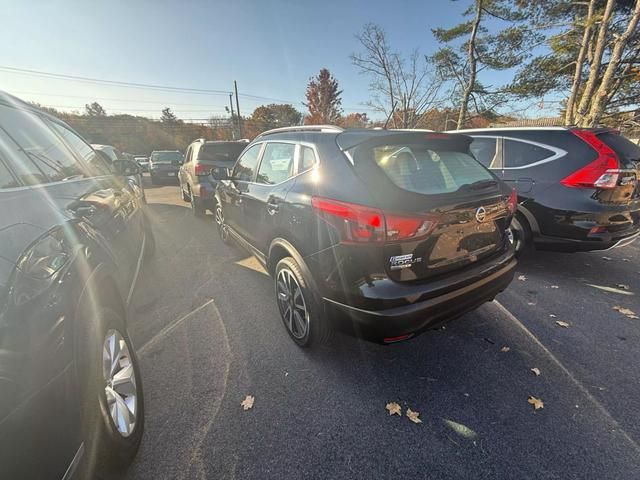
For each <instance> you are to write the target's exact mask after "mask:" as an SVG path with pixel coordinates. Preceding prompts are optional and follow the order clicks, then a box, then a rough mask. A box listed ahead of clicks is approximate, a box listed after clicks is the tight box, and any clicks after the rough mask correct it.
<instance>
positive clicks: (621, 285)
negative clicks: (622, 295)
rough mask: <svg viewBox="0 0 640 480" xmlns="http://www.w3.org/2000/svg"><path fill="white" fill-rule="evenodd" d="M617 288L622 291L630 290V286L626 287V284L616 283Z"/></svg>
mask: <svg viewBox="0 0 640 480" xmlns="http://www.w3.org/2000/svg"><path fill="white" fill-rule="evenodd" d="M616 287H617V288H621V289H622V290H629V285H625V284H624V283H616Z"/></svg>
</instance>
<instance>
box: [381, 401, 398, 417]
mask: <svg viewBox="0 0 640 480" xmlns="http://www.w3.org/2000/svg"><path fill="white" fill-rule="evenodd" d="M384 408H386V409H387V410H389V415H399V416H402V407H401V406H400V405H398V404H397V403H396V402H389V403H387V406H386V407H384Z"/></svg>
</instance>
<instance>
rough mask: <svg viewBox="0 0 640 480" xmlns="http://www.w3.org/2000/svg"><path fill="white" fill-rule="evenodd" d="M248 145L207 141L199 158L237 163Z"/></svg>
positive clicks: (200, 159) (201, 159)
mask: <svg viewBox="0 0 640 480" xmlns="http://www.w3.org/2000/svg"><path fill="white" fill-rule="evenodd" d="M246 146H247V144H246V143H209V144H206V143H205V144H204V146H203V147H202V148H201V149H200V153H199V154H198V160H199V161H205V162H207V161H210V162H212V161H217V162H229V163H235V161H236V160H237V159H238V157H239V156H240V154H241V153H242V151H243V150H244V149H245V147H246Z"/></svg>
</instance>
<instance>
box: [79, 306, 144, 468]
mask: <svg viewBox="0 0 640 480" xmlns="http://www.w3.org/2000/svg"><path fill="white" fill-rule="evenodd" d="M94 315H95V318H94V319H93V320H91V321H89V320H88V321H87V322H88V323H90V325H87V328H86V330H85V333H84V335H83V336H82V337H81V338H80V341H81V342H82V345H81V347H80V350H81V351H83V352H84V355H83V357H84V358H81V359H79V362H85V363H84V364H80V365H79V371H80V379H81V381H82V382H83V383H82V386H83V387H84V388H83V390H82V392H81V395H82V397H81V399H82V403H81V412H82V432H83V440H84V443H85V455H84V457H85V458H84V460H83V463H82V465H81V466H80V477H79V478H94V476H95V475H104V474H109V473H115V472H121V471H122V470H124V469H125V468H126V467H127V466H128V465H129V464H130V463H131V462H132V460H133V458H134V457H135V455H136V453H137V451H138V448H139V447H140V442H141V440H142V434H143V431H144V397H143V391H142V379H141V375H140V367H139V362H138V357H137V356H136V353H135V350H134V348H133V344H132V343H131V339H130V338H129V334H128V332H127V329H126V326H125V322H124V320H123V319H122V318H121V316H120V315H119V314H118V313H117V312H115V311H114V310H111V309H109V308H100V309H99V310H98V311H97V312H94Z"/></svg>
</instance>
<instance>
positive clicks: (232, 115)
mask: <svg viewBox="0 0 640 480" xmlns="http://www.w3.org/2000/svg"><path fill="white" fill-rule="evenodd" d="M229 106H230V107H231V138H232V139H233V140H235V139H236V124H235V121H234V119H233V118H234V117H235V113H234V112H233V93H230V94H229Z"/></svg>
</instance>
